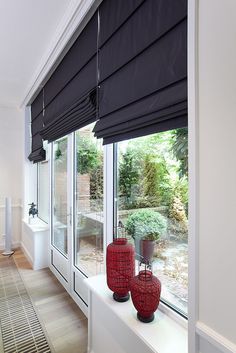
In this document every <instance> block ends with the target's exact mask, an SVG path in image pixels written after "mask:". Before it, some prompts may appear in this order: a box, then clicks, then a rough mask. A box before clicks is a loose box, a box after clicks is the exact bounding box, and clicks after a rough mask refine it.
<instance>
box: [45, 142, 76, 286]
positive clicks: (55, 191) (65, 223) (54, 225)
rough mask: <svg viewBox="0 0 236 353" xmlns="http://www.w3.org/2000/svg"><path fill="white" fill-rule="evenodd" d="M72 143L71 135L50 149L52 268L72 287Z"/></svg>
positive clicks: (59, 277)
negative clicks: (70, 151)
mask: <svg viewBox="0 0 236 353" xmlns="http://www.w3.org/2000/svg"><path fill="white" fill-rule="evenodd" d="M70 145H71V136H65V137H63V138H61V139H58V140H56V141H55V142H53V143H52V151H51V181H52V182H51V261H50V262H51V266H50V267H51V269H52V271H53V272H54V274H55V275H56V276H57V277H58V279H59V280H60V281H61V282H62V284H63V285H64V286H65V287H66V288H67V289H68V290H69V289H70V285H71V284H70V282H71V280H70V274H71V271H70V257H71V255H70V253H71V250H70V241H69V239H70V238H71V237H70V235H69V234H70V233H71V229H72V226H71V219H72V216H71V206H70V197H71V196H70V194H71V192H70V185H71V181H70V175H71V171H70V169H71V168H70V158H69V157H70V153H69V150H70Z"/></svg>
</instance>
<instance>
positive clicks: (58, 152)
mask: <svg viewBox="0 0 236 353" xmlns="http://www.w3.org/2000/svg"><path fill="white" fill-rule="evenodd" d="M61 156H62V152H61V150H60V148H59V147H58V148H57V150H56V151H55V159H56V160H57V159H59V158H60V157H61Z"/></svg>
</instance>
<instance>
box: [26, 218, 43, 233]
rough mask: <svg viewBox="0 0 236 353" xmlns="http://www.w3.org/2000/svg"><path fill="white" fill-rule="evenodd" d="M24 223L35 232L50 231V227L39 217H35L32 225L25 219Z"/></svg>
mask: <svg viewBox="0 0 236 353" xmlns="http://www.w3.org/2000/svg"><path fill="white" fill-rule="evenodd" d="M23 223H24V224H25V225H26V226H27V227H29V228H30V229H31V230H32V231H33V232H43V231H45V230H49V225H48V224H47V223H45V222H43V221H42V220H41V219H39V218H38V217H35V218H33V219H32V220H31V223H29V220H28V219H23Z"/></svg>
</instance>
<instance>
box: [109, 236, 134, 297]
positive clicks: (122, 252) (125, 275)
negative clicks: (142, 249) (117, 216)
mask: <svg viewBox="0 0 236 353" xmlns="http://www.w3.org/2000/svg"><path fill="white" fill-rule="evenodd" d="M106 269H107V285H108V287H109V288H110V289H111V290H112V291H113V292H114V293H113V298H114V299H115V300H116V301H118V302H125V301H127V300H129V290H130V280H131V279H132V278H133V277H134V247H133V246H132V245H131V244H128V242H127V239H126V238H118V239H115V240H114V241H113V243H111V244H109V245H108V247H107V257H106Z"/></svg>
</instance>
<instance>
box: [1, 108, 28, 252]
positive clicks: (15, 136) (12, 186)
mask: <svg viewBox="0 0 236 353" xmlns="http://www.w3.org/2000/svg"><path fill="white" fill-rule="evenodd" d="M23 131H24V115H23V112H22V111H21V110H17V109H14V108H1V107H0V151H1V152H0V248H2V247H3V238H2V235H3V234H4V211H5V209H4V198H5V197H6V196H10V197H11V198H12V205H13V210H12V213H13V243H14V245H16V246H17V245H19V241H20V237H21V210H22V207H21V206H22V198H23V143H24V137H23V136H24V135H23Z"/></svg>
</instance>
